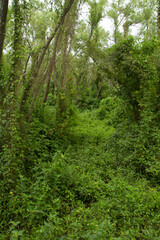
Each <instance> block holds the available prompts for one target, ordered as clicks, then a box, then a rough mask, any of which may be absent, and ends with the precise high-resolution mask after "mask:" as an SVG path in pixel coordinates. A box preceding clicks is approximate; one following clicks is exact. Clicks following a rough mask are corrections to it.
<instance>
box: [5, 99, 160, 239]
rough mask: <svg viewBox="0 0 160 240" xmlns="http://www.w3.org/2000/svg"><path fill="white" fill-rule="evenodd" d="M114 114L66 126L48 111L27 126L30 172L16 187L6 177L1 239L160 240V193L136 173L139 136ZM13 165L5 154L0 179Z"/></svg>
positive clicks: (98, 113) (95, 113)
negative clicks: (9, 165) (8, 163)
mask: <svg viewBox="0 0 160 240" xmlns="http://www.w3.org/2000/svg"><path fill="white" fill-rule="evenodd" d="M109 101H110V100H109ZM113 108H114V110H115V111H113ZM113 108H112V106H111V108H110V109H104V106H103V102H102V103H101V105H100V108H99V109H96V110H92V111H90V110H87V111H84V112H81V113H80V112H78V111H77V114H76V117H75V118H73V119H72V120H70V122H69V123H68V122H64V123H63V124H61V125H58V124H56V121H55V119H54V118H53V115H54V114H53V111H52V112H50V111H47V114H48V115H47V117H46V114H45V115H43V114H42V113H41V114H40V115H39V117H38V118H37V119H36V118H35V119H34V121H33V122H32V124H30V125H29V126H28V133H27V136H28V137H27V139H26V141H27V149H28V152H26V154H27V156H28V162H27V163H26V171H24V173H23V174H19V175H18V177H17V179H16V186H15V185H12V184H10V183H7V181H6V180H5V179H3V178H2V177H1V182H0V187H1V196H0V229H1V231H0V232H1V234H0V238H1V239H11V240H16V239H17V240H18V239H21V240H23V239H34V240H36V239H37V240H40V239H48V240H52V239H54V240H60V239H65V240H75V239H79V240H81V239H84V240H94V239H96V240H103V239H104V240H106V239H111V240H114V239H115V240H125V239H126V240H129V239H135V240H138V239H139V240H142V239H144V240H156V239H157V240H158V239H160V226H159V222H160V205H159V202H160V194H159V190H160V187H159V185H158V184H156V180H155V178H153V176H151V175H147V173H146V172H145V171H144V172H143V173H142V172H141V171H137V168H138V159H137V160H135V156H133V155H134V154H133V152H134V149H135V148H134V146H135V139H136V138H134V136H138V135H136V134H137V129H135V128H134V125H132V126H130V129H132V131H129V130H128V129H127V127H126V129H125V124H124V125H123V133H122V128H120V126H121V125H120V124H119V122H117V121H116V118H115V116H116V114H119V112H118V110H116V108H115V107H113ZM116 111H117V113H116ZM104 115H105V117H104ZM42 116H45V117H42ZM107 116H108V119H110V120H109V121H108V119H107ZM121 116H122V119H125V111H124V112H122V113H121ZM117 126H118V127H117ZM126 126H128V125H127V124H126ZM124 132H125V136H124ZM136 149H137V148H136ZM125 151H126V152H125ZM137 151H138V150H137ZM136 153H137V152H136ZM137 154H138V153H137ZM24 155H25V154H24ZM10 157H11V156H10V153H9V152H8V151H6V150H4V154H3V156H2V158H1V176H3V171H6V169H5V166H2V164H3V159H4V158H5V161H7V159H8V160H9V158H10ZM137 157H138V155H137ZM17 158H18V155H17ZM133 159H134V161H132V160H133ZM140 160H141V161H142V159H140ZM140 160H139V161H140ZM30 162H32V164H30ZM31 166H32V167H31ZM149 176H150V178H149Z"/></svg>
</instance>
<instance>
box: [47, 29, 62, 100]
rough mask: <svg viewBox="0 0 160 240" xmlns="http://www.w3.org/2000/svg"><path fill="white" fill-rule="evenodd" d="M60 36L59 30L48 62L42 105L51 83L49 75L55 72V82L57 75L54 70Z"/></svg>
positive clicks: (55, 69)
mask: <svg viewBox="0 0 160 240" xmlns="http://www.w3.org/2000/svg"><path fill="white" fill-rule="evenodd" d="M60 35H61V29H59V31H58V33H57V36H56V38H55V42H54V48H53V55H52V57H51V60H50V65H49V70H48V78H47V86H46V91H45V94H44V98H43V104H44V103H46V101H47V97H48V93H49V88H50V82H51V74H52V72H53V70H54V72H55V76H56V81H57V75H58V73H57V68H56V54H57V46H58V41H59V37H60Z"/></svg>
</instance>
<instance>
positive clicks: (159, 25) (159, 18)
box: [157, 0, 160, 38]
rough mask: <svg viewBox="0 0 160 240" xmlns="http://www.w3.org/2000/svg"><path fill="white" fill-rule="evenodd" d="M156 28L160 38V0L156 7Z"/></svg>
mask: <svg viewBox="0 0 160 240" xmlns="http://www.w3.org/2000/svg"><path fill="white" fill-rule="evenodd" d="M157 30H158V36H159V38H160V0H158V9H157Z"/></svg>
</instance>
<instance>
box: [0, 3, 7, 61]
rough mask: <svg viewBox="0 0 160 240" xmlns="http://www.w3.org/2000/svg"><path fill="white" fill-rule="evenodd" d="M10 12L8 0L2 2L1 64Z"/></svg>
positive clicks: (0, 5)
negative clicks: (8, 13)
mask: <svg viewBox="0 0 160 240" xmlns="http://www.w3.org/2000/svg"><path fill="white" fill-rule="evenodd" d="M7 12H8V0H0V64H1V59H2V51H3V43H4V37H5V28H6V20H7Z"/></svg>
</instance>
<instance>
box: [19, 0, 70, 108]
mask: <svg viewBox="0 0 160 240" xmlns="http://www.w3.org/2000/svg"><path fill="white" fill-rule="evenodd" d="M73 3H74V0H70V1H69V3H68V5H67V6H66V7H65V8H64V10H63V12H62V14H61V16H60V18H59V21H58V22H57V24H56V26H55V28H54V31H53V33H52V34H51V35H50V37H49V38H48V40H47V42H46V44H45V45H44V46H43V48H42V52H41V55H40V57H39V59H38V61H37V64H36V67H35V70H34V73H33V75H32V77H31V78H30V79H29V82H28V84H27V86H26V88H25V90H24V93H23V97H22V101H21V107H20V109H21V111H23V107H24V104H25V103H26V100H27V98H28V95H29V91H30V89H31V87H32V85H33V81H34V79H35V78H36V77H37V75H38V72H39V69H40V67H41V64H42V62H43V59H44V56H45V54H46V51H47V49H48V47H49V45H50V43H51V41H52V40H53V38H54V37H55V35H56V34H57V31H58V30H59V28H60V27H61V26H62V25H63V23H64V20H65V16H66V15H67V13H68V12H69V11H70V9H71V7H72V5H73Z"/></svg>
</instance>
